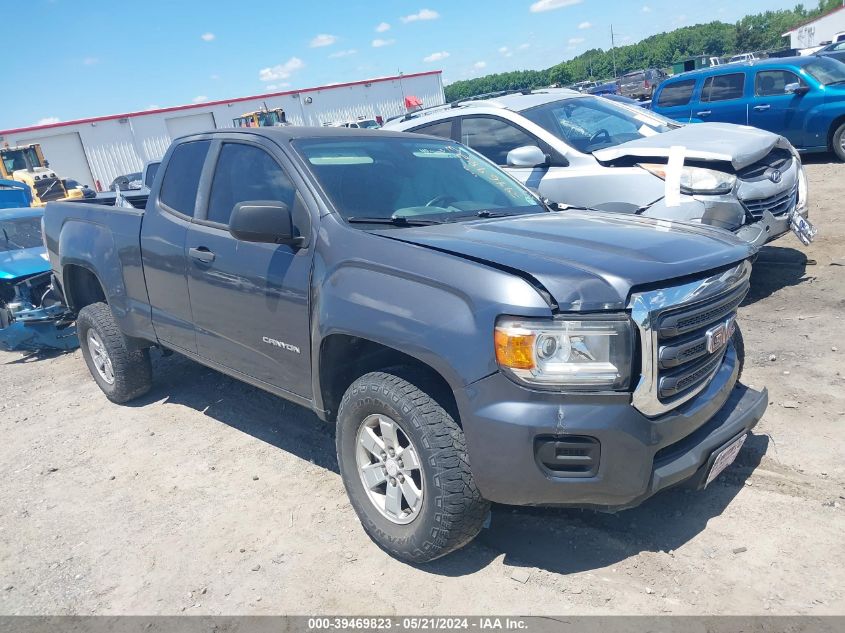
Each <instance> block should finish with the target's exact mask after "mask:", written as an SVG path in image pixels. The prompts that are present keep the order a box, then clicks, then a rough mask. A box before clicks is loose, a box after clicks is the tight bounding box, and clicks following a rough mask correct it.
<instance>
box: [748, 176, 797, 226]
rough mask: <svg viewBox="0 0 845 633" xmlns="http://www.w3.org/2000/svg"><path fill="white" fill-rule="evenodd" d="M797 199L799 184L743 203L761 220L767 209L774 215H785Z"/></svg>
mask: <svg viewBox="0 0 845 633" xmlns="http://www.w3.org/2000/svg"><path fill="white" fill-rule="evenodd" d="M797 201H798V185H797V184H796V185H795V186H794V187H792V189H790V190H788V191H781V192H780V193H778V194H776V195H774V196H770V197H768V198H760V199H758V200H743V201H742V204H743V206H745V208H746V210H747V211H748V212H749V213H750V214H751V215H752V216H753V217H754V219H755V220H759V219H761V218H762V217H763V213H764V212H765V211H769V212H770V213H771V214H772V215H774V216H778V215H783V214H784V213H787V212H788V211H789V210H790V209H792V208H793V207H794V206H795V203H796V202H797Z"/></svg>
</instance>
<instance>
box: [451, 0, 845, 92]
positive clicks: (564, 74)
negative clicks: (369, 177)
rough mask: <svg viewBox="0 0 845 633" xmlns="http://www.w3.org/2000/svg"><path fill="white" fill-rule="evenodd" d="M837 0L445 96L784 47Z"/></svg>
mask: <svg viewBox="0 0 845 633" xmlns="http://www.w3.org/2000/svg"><path fill="white" fill-rule="evenodd" d="M841 4H842V0H820V1H819V3H818V5H817V6H816V7H814V8H811V9H807V8H805V7H804V5H803V4H799V5H796V6H795V7H794V8H792V9H783V10H779V11H765V12H763V13H757V14H755V15H747V16H745V17H744V18H742V19H741V20H740V21H739V22H737V23H736V24H726V23H724V22H718V21H717V22H710V23H709V24H697V25H695V26H686V27H683V28H679V29H675V30H674V31H670V32H668V33H658V34H657V35H652V36H651V37H647V38H646V39H644V40H641V41H639V42H637V43H636V44H630V45H627V46H618V47H616V48H615V50H613V51H612V50H603V49H601V48H594V49H591V50H588V51H586V52H584V53H582V54H580V55H578V56H577V57H575V58H573V59H570V60H568V61H564V62H561V63H559V64H557V65H555V66H552V67H551V68H547V69H545V70H516V71H512V72H507V73H496V74H491V75H485V76H483V77H477V78H475V79H467V80H464V81H456V82H454V83H452V84H449V85H448V86H446V100H447V101H456V100H458V99H465V98H467V97H471V96H473V95H478V94H484V93H487V92H497V91H500V90H524V89H529V88H540V87H543V86H549V85H552V84H559V85H567V84H571V83H574V82H577V81H582V80H586V79H603V78H612V77H613V76H614V62H615V68H616V73H617V75H622V74H624V73H627V72H630V71H632V70H638V69H641V68H666V67H669V66H671V65H672V64H674V63H675V62H680V61H683V60H685V59H689V58H690V57H695V56H698V55H713V56H718V57H722V56H725V55H734V54H736V53H745V52H756V51H763V50H775V49H781V48H784V38H783V34H784V33H786V32H787V31H789V30H790V29H792V28H794V27H795V26H797V25H798V24H801V23H802V22H804V21H806V20H811V19H813V18H815V17H817V16H819V15H822V14H824V13H827V12H828V11H831V10H833V9H835V8H836V7H838V6H840V5H841Z"/></svg>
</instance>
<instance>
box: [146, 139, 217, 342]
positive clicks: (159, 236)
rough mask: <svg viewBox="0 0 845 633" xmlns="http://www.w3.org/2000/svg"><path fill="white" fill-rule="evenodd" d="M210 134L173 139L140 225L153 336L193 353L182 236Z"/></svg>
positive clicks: (192, 208)
mask: <svg viewBox="0 0 845 633" xmlns="http://www.w3.org/2000/svg"><path fill="white" fill-rule="evenodd" d="M210 147H211V141H210V140H196V141H188V142H183V143H179V144H177V145H175V146H174V147H173V149H172V150H171V154H170V157H169V158H168V159H166V162H165V165H166V171H165V173H164V177H163V179H162V183H161V187H160V189H159V191H158V194H157V197H156V198H155V199H153V200H151V203H152V204H151V206H149V207H148V210H147V212H146V213H145V214H144V221H143V223H142V225H141V258H142V261H143V265H144V278H145V279H146V282H147V296H148V298H149V302H150V308H151V311H152V322H153V328H154V329H155V333H156V336H157V337H158V338H159V340H160V341H161V342H162V343H164V344H165V345H166V346H167V347H172V348H174V349H177V350H184V351H188V352H191V353H196V351H197V344H196V338H195V336H194V324H193V317H192V314H191V304H190V301H189V299H188V276H187V275H188V273H187V262H186V258H185V240H186V239H187V235H188V229H189V228H190V226H191V220H192V218H193V216H194V212H195V208H196V204H197V192H198V190H199V185H200V176H201V174H202V171H203V165H204V164H205V160H206V156H207V155H208V152H209V148H210Z"/></svg>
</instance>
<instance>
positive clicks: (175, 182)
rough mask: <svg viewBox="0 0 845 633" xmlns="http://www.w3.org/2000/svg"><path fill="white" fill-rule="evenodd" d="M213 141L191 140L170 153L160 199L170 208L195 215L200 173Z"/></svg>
mask: <svg viewBox="0 0 845 633" xmlns="http://www.w3.org/2000/svg"><path fill="white" fill-rule="evenodd" d="M210 145H211V141H191V142H190V143H182V144H180V145H177V146H176V148H175V149H174V150H173V153H172V154H171V155H170V161H169V162H168V163H167V171H166V172H165V173H164V180H163V181H162V183H161V194H160V195H159V199H160V200H161V202H162V203H163V204H165V205H167V207H169V208H170V209H173V210H174V211H178V212H179V213H182V214H184V215H193V214H194V206H195V205H196V202H197V190H198V189H199V186H200V175H201V174H202V167H203V164H204V163H205V157H206V156H207V155H208V148H209V146H210Z"/></svg>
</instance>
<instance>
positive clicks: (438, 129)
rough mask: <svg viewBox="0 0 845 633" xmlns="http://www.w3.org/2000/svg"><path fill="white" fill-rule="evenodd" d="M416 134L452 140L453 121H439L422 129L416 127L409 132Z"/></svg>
mask: <svg viewBox="0 0 845 633" xmlns="http://www.w3.org/2000/svg"><path fill="white" fill-rule="evenodd" d="M409 131H411V132H414V133H416V134H431V135H432V136H439V137H440V138H446V139H449V138H452V119H449V120H447V121H438V122H437V123H429V124H428V125H423V126H421V127H415V128H414V129H413V130H409Z"/></svg>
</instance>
